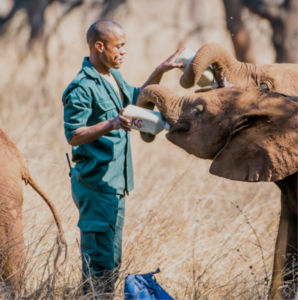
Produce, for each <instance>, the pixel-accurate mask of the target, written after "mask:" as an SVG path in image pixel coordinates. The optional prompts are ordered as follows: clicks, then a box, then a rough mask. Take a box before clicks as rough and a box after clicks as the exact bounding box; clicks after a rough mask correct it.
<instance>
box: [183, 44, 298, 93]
mask: <svg viewBox="0 0 298 300" xmlns="http://www.w3.org/2000/svg"><path fill="white" fill-rule="evenodd" d="M210 65H211V66H212V68H213V69H214V73H215V78H216V81H217V82H218V84H219V87H223V86H224V82H223V78H225V79H226V80H227V81H228V82H229V83H230V84H232V85H233V86H239V87H244V86H258V87H261V88H262V89H264V90H267V91H270V92H278V93H282V94H287V95H291V96H295V95H298V65H297V64H268V65H257V64H251V63H243V62H239V61H238V60H237V59H236V58H235V57H234V56H233V55H232V54H231V53H230V52H229V51H227V50H226V49H225V48H223V47H222V46H221V45H219V44H217V43H209V44H206V45H204V46H203V47H202V48H200V49H199V51H198V52H197V53H196V55H195V57H194V59H193V61H192V62H191V64H190V65H189V66H188V68H187V69H186V70H185V72H184V74H183V75H182V77H181V79H180V84H181V86H182V87H184V88H190V87H192V86H194V85H195V84H196V83H197V82H198V81H199V79H200V77H201V75H202V74H203V72H204V71H205V70H206V69H207V68H208V67H209V66H210Z"/></svg>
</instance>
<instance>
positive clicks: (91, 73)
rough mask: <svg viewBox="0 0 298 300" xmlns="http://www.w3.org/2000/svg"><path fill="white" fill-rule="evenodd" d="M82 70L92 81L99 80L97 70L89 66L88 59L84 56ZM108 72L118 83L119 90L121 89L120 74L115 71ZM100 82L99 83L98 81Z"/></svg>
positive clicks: (121, 80)
mask: <svg viewBox="0 0 298 300" xmlns="http://www.w3.org/2000/svg"><path fill="white" fill-rule="evenodd" d="M82 68H83V70H84V71H85V73H86V74H87V75H88V76H90V77H91V78H94V79H99V78H100V74H99V73H98V72H97V70H96V69H95V68H94V67H93V66H92V65H91V64H90V62H89V57H88V56H86V57H84V60H83V64H82ZM110 72H111V73H112V74H113V76H114V77H115V79H116V81H117V82H118V84H119V86H120V88H121V89H123V79H122V76H121V74H120V72H119V71H118V70H116V69H110ZM99 82H100V81H99Z"/></svg>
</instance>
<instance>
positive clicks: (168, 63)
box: [156, 47, 186, 73]
mask: <svg viewBox="0 0 298 300" xmlns="http://www.w3.org/2000/svg"><path fill="white" fill-rule="evenodd" d="M185 48H186V47H181V48H179V49H178V50H177V51H176V52H175V53H174V54H172V55H171V56H170V57H169V58H168V59H166V60H165V61H164V62H163V63H162V64H160V65H159V66H158V67H157V68H156V69H157V70H158V71H159V72H162V73H164V72H167V71H170V70H172V69H175V68H183V67H185V65H184V64H183V63H175V61H176V60H177V58H178V57H179V55H180V54H181V52H182V51H183V50H184V49H185Z"/></svg>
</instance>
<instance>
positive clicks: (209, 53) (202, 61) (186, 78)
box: [180, 43, 242, 88]
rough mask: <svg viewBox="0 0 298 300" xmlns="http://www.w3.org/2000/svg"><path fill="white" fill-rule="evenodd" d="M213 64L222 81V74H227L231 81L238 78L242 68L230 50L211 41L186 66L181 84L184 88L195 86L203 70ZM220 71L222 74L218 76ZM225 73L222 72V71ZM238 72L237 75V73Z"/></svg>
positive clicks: (219, 79)
mask: <svg viewBox="0 0 298 300" xmlns="http://www.w3.org/2000/svg"><path fill="white" fill-rule="evenodd" d="M210 65H212V66H213V67H214V69H215V76H216V79H217V81H218V82H219V83H221V76H225V77H226V78H227V80H228V81H229V82H231V83H234V82H232V81H234V80H237V78H236V77H237V76H239V75H240V74H238V73H239V70H241V69H242V63H240V62H239V61H238V60H237V59H236V58H235V57H234V56H233V55H232V54H231V53H230V52H229V51H227V50H226V49H225V48H223V47H222V46H221V45H219V44H217V43H209V44H206V45H204V46H203V47H201V48H200V49H199V51H198V52H197V54H196V55H195V57H194V59H193V61H192V62H191V64H190V65H189V66H188V67H187V68H186V70H185V72H184V74H183V76H182V77H181V79H180V84H181V86H182V87H184V88H190V87H192V86H194V85H195V84H196V83H197V82H198V81H199V79H200V77H201V76H202V74H203V72H204V71H205V70H206V69H207V68H208V67H209V66H210ZM218 71H219V73H220V76H218V74H217V73H218ZM222 71H223V72H224V74H221V72H222ZM236 73H237V75H236Z"/></svg>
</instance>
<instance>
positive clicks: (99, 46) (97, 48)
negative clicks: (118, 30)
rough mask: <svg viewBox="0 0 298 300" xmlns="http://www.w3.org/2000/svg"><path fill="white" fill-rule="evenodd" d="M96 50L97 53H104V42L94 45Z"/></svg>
mask: <svg viewBox="0 0 298 300" xmlns="http://www.w3.org/2000/svg"><path fill="white" fill-rule="evenodd" d="M94 47H95V49H96V50H97V52H99V53H102V51H103V50H104V44H103V42H100V41H97V42H96V43H95V44H94Z"/></svg>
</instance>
